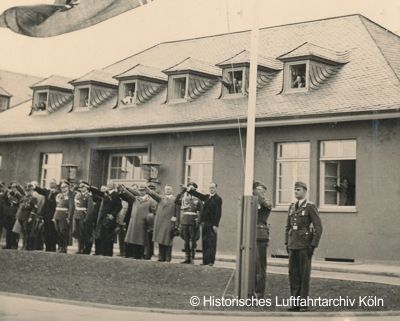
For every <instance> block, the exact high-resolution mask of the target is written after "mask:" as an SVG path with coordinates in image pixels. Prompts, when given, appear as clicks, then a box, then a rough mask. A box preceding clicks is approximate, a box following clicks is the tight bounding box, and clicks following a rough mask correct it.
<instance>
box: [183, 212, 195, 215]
mask: <svg viewBox="0 0 400 321" xmlns="http://www.w3.org/2000/svg"><path fill="white" fill-rule="evenodd" d="M183 215H197V213H196V212H183Z"/></svg>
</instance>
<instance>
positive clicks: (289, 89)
mask: <svg viewBox="0 0 400 321" xmlns="http://www.w3.org/2000/svg"><path fill="white" fill-rule="evenodd" d="M296 65H306V74H305V79H306V83H305V86H304V87H302V88H292V75H291V72H290V70H291V67H292V66H296ZM309 83H310V60H299V61H291V62H286V63H285V92H287V93H298V92H305V91H308V88H309Z"/></svg>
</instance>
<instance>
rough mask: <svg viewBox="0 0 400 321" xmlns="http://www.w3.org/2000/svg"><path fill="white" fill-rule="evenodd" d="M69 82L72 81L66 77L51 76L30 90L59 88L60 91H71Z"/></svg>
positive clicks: (71, 87)
mask: <svg viewBox="0 0 400 321" xmlns="http://www.w3.org/2000/svg"><path fill="white" fill-rule="evenodd" d="M71 81H72V79H70V78H67V77H63V76H58V75H52V76H50V77H48V78H46V79H44V80H42V81H39V82H38V83H36V84H34V85H33V86H31V88H32V89H35V88H41V87H55V88H60V89H66V90H72V89H74V87H73V86H72V85H70V82H71Z"/></svg>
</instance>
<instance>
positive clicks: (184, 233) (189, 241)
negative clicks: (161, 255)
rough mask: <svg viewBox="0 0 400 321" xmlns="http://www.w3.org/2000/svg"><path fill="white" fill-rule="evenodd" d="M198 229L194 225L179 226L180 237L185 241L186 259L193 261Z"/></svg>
mask: <svg viewBox="0 0 400 321" xmlns="http://www.w3.org/2000/svg"><path fill="white" fill-rule="evenodd" d="M197 233H198V229H197V227H196V225H194V224H191V225H189V224H182V225H181V237H182V239H183V240H184V241H185V256H186V259H189V260H190V259H194V257H195V254H196V248H197V240H198V234H197Z"/></svg>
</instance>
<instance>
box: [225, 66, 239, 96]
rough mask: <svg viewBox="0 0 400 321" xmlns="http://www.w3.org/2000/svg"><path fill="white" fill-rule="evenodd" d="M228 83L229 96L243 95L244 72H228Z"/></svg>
mask: <svg viewBox="0 0 400 321" xmlns="http://www.w3.org/2000/svg"><path fill="white" fill-rule="evenodd" d="M226 74H227V78H228V79H227V81H228V83H227V84H226V85H225V84H224V85H225V87H226V88H227V91H228V94H241V93H243V84H244V77H243V70H233V71H228V72H227V73H226Z"/></svg>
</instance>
